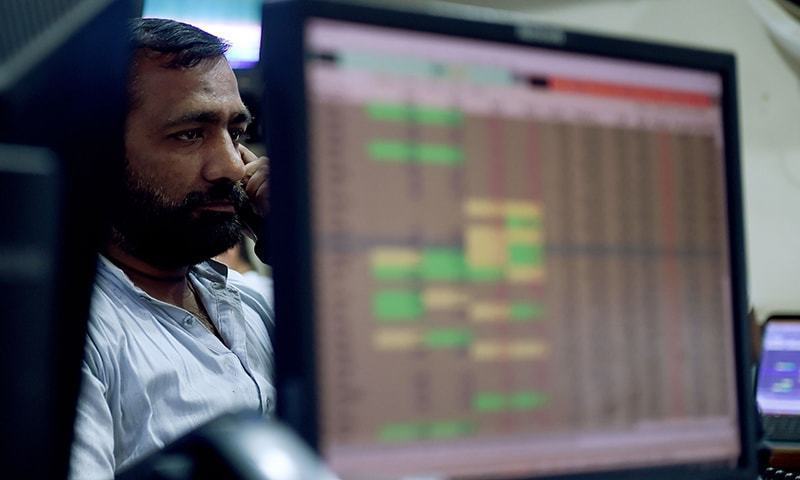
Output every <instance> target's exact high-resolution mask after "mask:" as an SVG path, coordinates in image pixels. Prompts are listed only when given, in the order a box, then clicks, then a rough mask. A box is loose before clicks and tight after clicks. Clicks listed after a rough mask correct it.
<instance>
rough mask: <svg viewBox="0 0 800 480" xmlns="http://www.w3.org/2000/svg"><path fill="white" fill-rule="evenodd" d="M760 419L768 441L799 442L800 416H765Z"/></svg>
mask: <svg viewBox="0 0 800 480" xmlns="http://www.w3.org/2000/svg"><path fill="white" fill-rule="evenodd" d="M762 419H763V422H764V433H765V434H766V437H767V439H768V440H784V441H794V442H796V441H800V415H765V416H764V417H762Z"/></svg>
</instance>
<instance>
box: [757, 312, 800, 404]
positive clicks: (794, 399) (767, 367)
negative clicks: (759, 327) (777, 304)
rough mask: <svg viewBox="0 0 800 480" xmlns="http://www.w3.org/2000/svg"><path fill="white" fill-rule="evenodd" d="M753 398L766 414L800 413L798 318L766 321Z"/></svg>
mask: <svg viewBox="0 0 800 480" xmlns="http://www.w3.org/2000/svg"><path fill="white" fill-rule="evenodd" d="M762 341H763V345H762V353H761V364H760V365H759V370H758V389H757V390H756V400H757V402H758V408H759V410H761V413H763V414H766V415H800V378H798V365H800V319H793V320H778V321H770V322H767V324H766V327H765V328H764V336H763V339H762Z"/></svg>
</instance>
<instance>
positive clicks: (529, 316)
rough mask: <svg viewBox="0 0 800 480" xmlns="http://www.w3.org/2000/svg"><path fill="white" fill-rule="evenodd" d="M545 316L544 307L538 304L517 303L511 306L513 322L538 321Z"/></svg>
mask: <svg viewBox="0 0 800 480" xmlns="http://www.w3.org/2000/svg"><path fill="white" fill-rule="evenodd" d="M542 315H544V306H543V305H542V304H540V303H536V302H515V303H512V304H511V312H510V317H511V320H512V321H518V322H524V321H527V320H536V319H538V318H541V317H542Z"/></svg>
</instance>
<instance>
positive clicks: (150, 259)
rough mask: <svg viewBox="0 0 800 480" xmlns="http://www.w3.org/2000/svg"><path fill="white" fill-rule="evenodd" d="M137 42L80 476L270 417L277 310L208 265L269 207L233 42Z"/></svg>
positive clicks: (182, 37)
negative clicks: (225, 424)
mask: <svg viewBox="0 0 800 480" xmlns="http://www.w3.org/2000/svg"><path fill="white" fill-rule="evenodd" d="M130 35H131V41H132V43H133V48H134V54H133V57H132V63H131V66H130V69H129V78H128V112H127V117H126V124H125V132H124V134H125V158H124V160H125V181H124V186H123V187H122V188H121V191H120V195H119V198H118V199H115V202H116V204H115V205H114V208H113V211H114V213H113V218H112V219H111V226H112V229H111V236H110V240H109V241H108V243H107V244H106V245H105V248H104V249H103V251H102V252H100V255H99V259H98V270H97V277H96V284H95V288H94V294H93V297H92V306H91V313H90V318H89V324H88V336H87V339H86V348H85V357H84V362H83V367H82V369H83V381H82V387H81V394H80V397H79V400H78V406H77V413H76V421H75V440H74V442H73V448H72V458H71V468H70V478H73V479H95V478H111V477H113V476H114V475H115V473H116V472H118V471H119V470H120V469H124V468H125V467H126V466H128V465H130V464H131V463H133V462H135V461H136V460H137V459H138V458H141V457H142V456H144V455H147V454H148V453H151V452H153V451H155V450H157V449H159V448H161V447H163V446H164V445H165V444H167V443H169V442H171V441H172V440H174V439H176V438H177V437H179V436H181V435H183V434H185V433H187V432H188V431H190V430H193V429H194V428H196V427H198V426H200V425H201V424H203V423H205V422H207V421H208V420H210V419H212V418H214V417H216V416H218V415H220V414H223V413H226V412H230V411H235V410H242V409H251V410H256V411H258V412H260V413H261V414H263V415H264V416H269V415H271V414H272V411H273V409H274V401H275V390H274V388H273V381H272V345H271V342H270V331H271V328H272V326H273V324H274V319H273V313H272V310H271V308H270V306H269V303H268V302H267V300H266V298H265V297H264V294H263V292H262V291H259V290H258V289H253V288H251V287H250V286H249V285H248V283H247V282H246V281H245V280H244V278H243V277H242V276H241V275H240V274H239V273H238V272H236V271H234V270H231V269H228V268H227V267H225V266H224V265H222V264H221V263H219V262H216V261H214V260H210V259H211V258H212V257H214V256H215V255H218V254H220V253H222V252H224V251H225V250H227V249H229V248H230V247H231V246H233V245H236V244H237V243H238V242H239V240H240V238H241V235H242V233H241V232H242V230H243V228H244V227H246V226H247V225H245V222H244V221H243V218H245V217H247V216H250V217H252V216H254V215H255V216H258V215H261V216H263V215H264V213H265V211H266V196H267V177H268V170H267V168H268V167H267V159H266V158H265V157H261V158H257V157H256V156H255V155H254V154H253V153H251V152H250V151H249V150H248V149H247V148H245V147H244V146H243V145H242V143H241V142H242V140H243V138H244V135H245V130H246V129H247V126H248V124H249V123H250V120H251V116H250V113H249V112H248V110H247V108H246V107H245V105H244V104H243V103H242V100H241V98H240V96H239V91H238V85H237V81H236V77H235V76H234V74H233V71H232V70H231V67H230V66H229V64H228V62H227V60H226V59H225V57H224V55H223V54H224V53H225V51H226V49H227V48H228V46H227V44H226V43H225V42H224V41H222V40H221V39H219V38H217V37H215V36H213V35H211V34H209V33H206V32H204V31H202V30H200V29H197V28H195V27H193V26H190V25H187V24H183V23H179V22H175V21H171V20H162V19H136V20H134V21H132V23H131V29H130ZM256 230H257V229H256Z"/></svg>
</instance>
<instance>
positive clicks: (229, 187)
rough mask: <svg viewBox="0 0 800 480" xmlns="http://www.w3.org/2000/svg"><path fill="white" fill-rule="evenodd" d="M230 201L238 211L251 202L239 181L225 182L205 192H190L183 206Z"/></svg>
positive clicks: (188, 207)
mask: <svg viewBox="0 0 800 480" xmlns="http://www.w3.org/2000/svg"><path fill="white" fill-rule="evenodd" d="M220 202H229V203H231V204H233V207H234V208H235V209H236V210H237V211H238V210H241V209H242V208H243V207H244V206H245V205H247V204H248V203H249V200H248V198H247V193H245V191H244V187H242V185H241V184H239V183H234V182H224V183H217V184H214V185H212V186H211V188H209V189H208V190H206V191H205V192H190V193H189V194H188V195H186V198H185V199H184V200H183V202H182V205H181V207H182V208H185V209H190V210H191V209H194V208H197V207H202V206H203V205H207V204H209V203H220Z"/></svg>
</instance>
